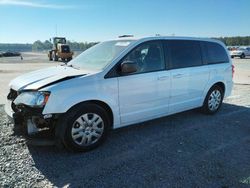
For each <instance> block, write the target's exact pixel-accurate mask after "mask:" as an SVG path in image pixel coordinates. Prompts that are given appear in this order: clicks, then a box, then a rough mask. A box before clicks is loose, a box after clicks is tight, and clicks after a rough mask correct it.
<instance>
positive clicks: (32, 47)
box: [0, 36, 250, 52]
mask: <svg viewBox="0 0 250 188" xmlns="http://www.w3.org/2000/svg"><path fill="white" fill-rule="evenodd" d="M215 39H218V40H220V41H222V42H224V43H225V44H226V45H227V46H250V36H245V37H240V36H238V37H219V38H215ZM67 43H68V44H69V46H70V48H71V49H72V50H73V51H76V50H79V51H84V50H86V49H88V48H89V47H91V46H93V45H95V44H97V42H73V41H68V42H67ZM52 46H53V45H52V43H51V42H50V41H49V40H46V41H44V42H42V41H40V40H37V41H35V42H34V43H33V44H6V43H0V51H8V50H9V51H19V52H23V51H43V50H49V49H51V48H52Z"/></svg>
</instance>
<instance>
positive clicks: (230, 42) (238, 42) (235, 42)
mask: <svg viewBox="0 0 250 188" xmlns="http://www.w3.org/2000/svg"><path fill="white" fill-rule="evenodd" d="M215 39H218V40H220V41H222V42H224V43H225V45H226V46H250V36H246V37H240V36H238V37H219V38H215Z"/></svg>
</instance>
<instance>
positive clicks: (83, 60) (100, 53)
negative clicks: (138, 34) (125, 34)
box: [68, 40, 132, 70]
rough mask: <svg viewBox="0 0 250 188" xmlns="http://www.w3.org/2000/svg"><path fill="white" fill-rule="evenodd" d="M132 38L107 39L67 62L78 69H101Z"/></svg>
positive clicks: (125, 46)
mask: <svg viewBox="0 0 250 188" xmlns="http://www.w3.org/2000/svg"><path fill="white" fill-rule="evenodd" d="M131 42H132V40H120V41H107V42H102V43H99V44H96V45H95V46H93V47H91V48H89V49H87V50H86V51H84V52H82V53H81V54H80V55H79V56H77V57H76V58H75V59H74V60H72V61H71V62H70V63H68V65H69V66H73V67H76V68H80V69H87V70H103V69H104V68H105V67H106V66H107V65H109V64H110V63H111V62H112V60H113V59H114V58H116V57H117V56H118V55H119V54H120V53H121V52H122V51H123V50H124V49H125V48H127V46H128V45H129V44H130V43H131Z"/></svg>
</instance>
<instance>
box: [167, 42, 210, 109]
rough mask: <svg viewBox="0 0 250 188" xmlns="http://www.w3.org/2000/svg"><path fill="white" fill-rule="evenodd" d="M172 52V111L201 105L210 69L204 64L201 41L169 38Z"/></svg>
mask: <svg viewBox="0 0 250 188" xmlns="http://www.w3.org/2000/svg"><path fill="white" fill-rule="evenodd" d="M166 43H167V44H166V46H167V48H168V49H169V53H170V63H169V64H170V69H171V70H170V77H171V93H170V101H169V109H170V112H171V113H175V112H180V111H183V110H187V109H191V108H194V107H197V106H199V104H200V101H201V98H202V93H203V91H204V88H205V86H206V83H207V81H208V78H209V70H207V69H204V67H203V66H202V54H201V47H200V42H199V41H192V40H168V41H167V42H166Z"/></svg>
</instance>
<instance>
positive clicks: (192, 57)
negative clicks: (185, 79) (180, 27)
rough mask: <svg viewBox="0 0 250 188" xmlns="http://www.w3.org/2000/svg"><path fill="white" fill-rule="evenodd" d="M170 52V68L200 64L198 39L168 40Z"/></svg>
mask: <svg viewBox="0 0 250 188" xmlns="http://www.w3.org/2000/svg"><path fill="white" fill-rule="evenodd" d="M167 46H168V49H169V53H170V57H171V59H170V68H172V69H176V68H184V67H192V66H200V65H202V58H201V48H200V43H199V41H191V40H168V41H167Z"/></svg>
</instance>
